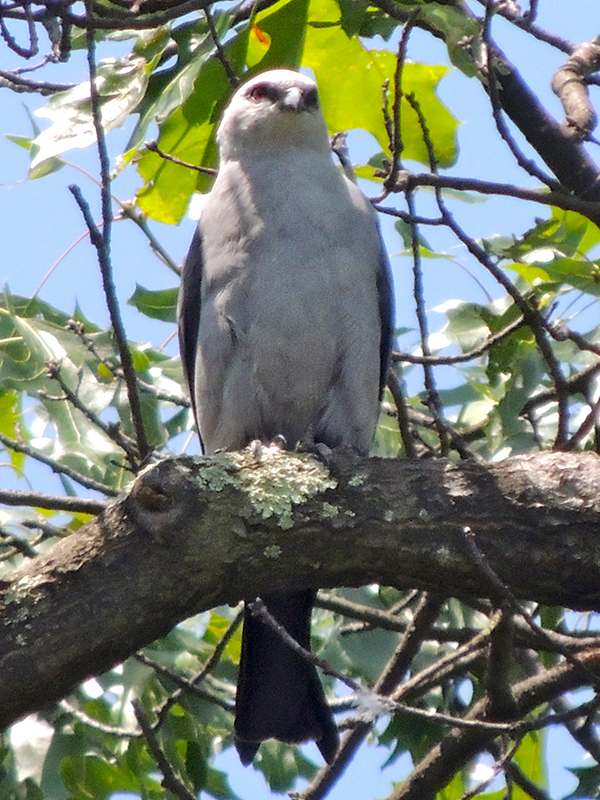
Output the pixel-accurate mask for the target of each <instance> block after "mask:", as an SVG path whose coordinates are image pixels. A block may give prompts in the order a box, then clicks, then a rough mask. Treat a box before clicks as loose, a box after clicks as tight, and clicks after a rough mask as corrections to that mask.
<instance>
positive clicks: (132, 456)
mask: <svg viewBox="0 0 600 800" xmlns="http://www.w3.org/2000/svg"><path fill="white" fill-rule="evenodd" d="M48 375H49V377H50V378H53V379H54V380H55V381H57V383H58V384H59V385H60V388H61V389H62V390H63V392H64V395H63V397H54V396H52V395H49V394H47V393H45V392H44V393H42V396H43V397H45V398H46V399H47V400H56V401H61V400H62V401H65V400H66V401H67V402H69V403H70V404H71V405H72V406H73V408H76V409H78V411H80V412H81V413H82V414H83V415H84V416H85V417H86V418H87V419H88V420H89V421H90V422H91V423H92V424H93V425H95V426H96V427H97V428H99V429H100V430H101V431H102V432H103V433H104V434H105V435H106V436H107V437H108V438H109V439H111V440H112V441H113V442H114V443H115V444H116V445H118V446H119V447H120V448H121V449H122V450H124V452H125V454H126V456H127V460H128V461H129V465H130V467H131V469H132V471H133V472H137V470H138V468H139V463H138V457H139V456H138V453H137V450H136V447H135V442H133V441H132V440H131V439H130V438H129V437H128V436H125V434H123V433H122V432H121V431H120V430H119V428H118V425H115V424H110V423H107V422H104V421H103V420H101V419H100V417H99V416H98V415H97V414H94V413H93V412H92V411H90V409H89V408H88V407H87V406H86V405H85V404H84V403H82V402H81V400H80V398H79V395H78V394H77V393H76V392H73V391H72V390H71V389H70V388H69V386H68V385H67V383H66V382H65V380H64V378H63V377H62V375H61V372H60V364H58V363H57V362H54V361H52V362H50V363H49V364H48Z"/></svg>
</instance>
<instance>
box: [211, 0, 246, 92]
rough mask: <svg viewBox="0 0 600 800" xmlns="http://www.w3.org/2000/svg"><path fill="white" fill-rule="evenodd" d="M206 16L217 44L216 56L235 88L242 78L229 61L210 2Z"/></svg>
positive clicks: (214, 41)
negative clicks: (214, 20) (216, 26)
mask: <svg viewBox="0 0 600 800" xmlns="http://www.w3.org/2000/svg"><path fill="white" fill-rule="evenodd" d="M204 16H205V17H206V24H207V25H208V30H209V31H210V36H211V38H212V40H213V44H214V46H215V51H216V56H217V58H218V59H219V61H220V62H221V64H223V69H224V70H225V74H226V75H227V79H228V81H229V83H230V84H231V85H232V86H233V88H234V89H235V88H236V87H237V86H239V85H240V79H239V78H238V76H237V75H236V74H235V72H234V71H233V67H232V66H231V64H230V63H229V59H228V58H227V54H226V53H225V50H224V49H223V46H222V44H221V42H220V40H219V35H218V33H217V29H216V28H215V24H214V22H213V18H212V14H211V12H210V5H208V4H207V5H205V6H204Z"/></svg>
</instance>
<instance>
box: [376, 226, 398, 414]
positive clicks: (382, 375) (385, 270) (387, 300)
mask: <svg viewBox="0 0 600 800" xmlns="http://www.w3.org/2000/svg"><path fill="white" fill-rule="evenodd" d="M380 238H381V236H380ZM377 294H378V297H379V317H380V319H381V339H380V344H379V358H380V361H379V399H380V400H381V399H382V398H383V392H384V390H385V384H386V381H387V373H388V369H389V366H390V355H391V352H392V341H393V338H394V287H393V283H392V274H391V270H390V264H389V261H388V258H387V255H386V252H385V247H384V246H383V241H382V242H381V250H380V253H379V268H378V270H377Z"/></svg>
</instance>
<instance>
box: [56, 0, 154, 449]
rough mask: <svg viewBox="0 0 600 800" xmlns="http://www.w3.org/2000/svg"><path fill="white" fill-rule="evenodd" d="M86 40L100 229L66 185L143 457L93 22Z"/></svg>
mask: <svg viewBox="0 0 600 800" xmlns="http://www.w3.org/2000/svg"><path fill="white" fill-rule="evenodd" d="M85 7H86V13H87V15H88V17H90V18H91V16H92V0H85ZM86 42H87V61H88V70H89V76H90V99H91V104H92V119H93V122H94V129H95V131H96V142H97V148H98V157H99V160H100V180H101V183H102V189H101V202H102V222H103V229H102V232H100V231H99V230H98V228H97V227H96V225H95V223H94V220H93V218H92V215H91V212H90V209H89V206H88V205H87V203H86V201H85V200H84V199H83V195H82V194H81V191H80V190H79V188H78V187H76V186H71V187H69V188H70V190H71V192H72V193H73V195H74V197H75V199H76V201H77V204H78V205H79V208H80V209H81V211H82V213H83V216H84V219H85V221H86V224H87V226H88V229H89V231H90V237H91V240H92V242H93V243H94V245H95V247H96V250H97V253H98V263H99V266H100V271H101V274H102V285H103V288H104V294H105V296H106V303H107V306H108V311H109V314H110V319H111V323H112V326H113V330H114V332H115V338H116V340H117V347H118V350H119V355H120V358H121V367H122V369H123V374H124V378H125V385H126V387H127V397H128V400H129V408H130V412H131V419H132V422H133V428H134V430H135V438H136V442H137V447H138V452H139V455H140V458H141V459H142V461H143V460H144V459H145V458H146V457H147V456H148V454H149V452H150V447H149V445H148V440H147V438H146V431H145V428H144V420H143V417H142V409H141V405H140V398H139V394H138V390H137V385H136V378H135V369H134V366H133V357H132V355H131V351H130V349H129V345H128V342H127V336H126V333H125V327H124V325H123V321H122V318H121V311H120V308H119V302H118V299H117V293H116V289H115V284H114V280H113V274H112V264H111V256H110V239H111V227H112V206H111V196H110V159H109V157H108V150H107V148H106V139H105V136H104V128H103V127H102V111H101V103H100V96H99V92H98V84H97V73H96V42H95V31H94V28H93V26H90V27H89V28H88V29H87V31H86Z"/></svg>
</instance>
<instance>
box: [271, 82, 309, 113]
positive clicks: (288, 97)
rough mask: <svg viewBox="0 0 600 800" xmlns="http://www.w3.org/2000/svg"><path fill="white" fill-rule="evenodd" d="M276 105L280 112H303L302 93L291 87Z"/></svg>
mask: <svg viewBox="0 0 600 800" xmlns="http://www.w3.org/2000/svg"><path fill="white" fill-rule="evenodd" d="M277 105H278V106H279V108H280V109H281V110H282V111H293V112H294V113H295V114H299V113H300V112H301V111H303V110H304V93H303V92H302V90H301V89H298V88H297V87H296V86H293V87H291V88H290V89H288V90H287V91H286V93H285V95H284V97H282V98H281V100H279V101H278V103H277Z"/></svg>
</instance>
